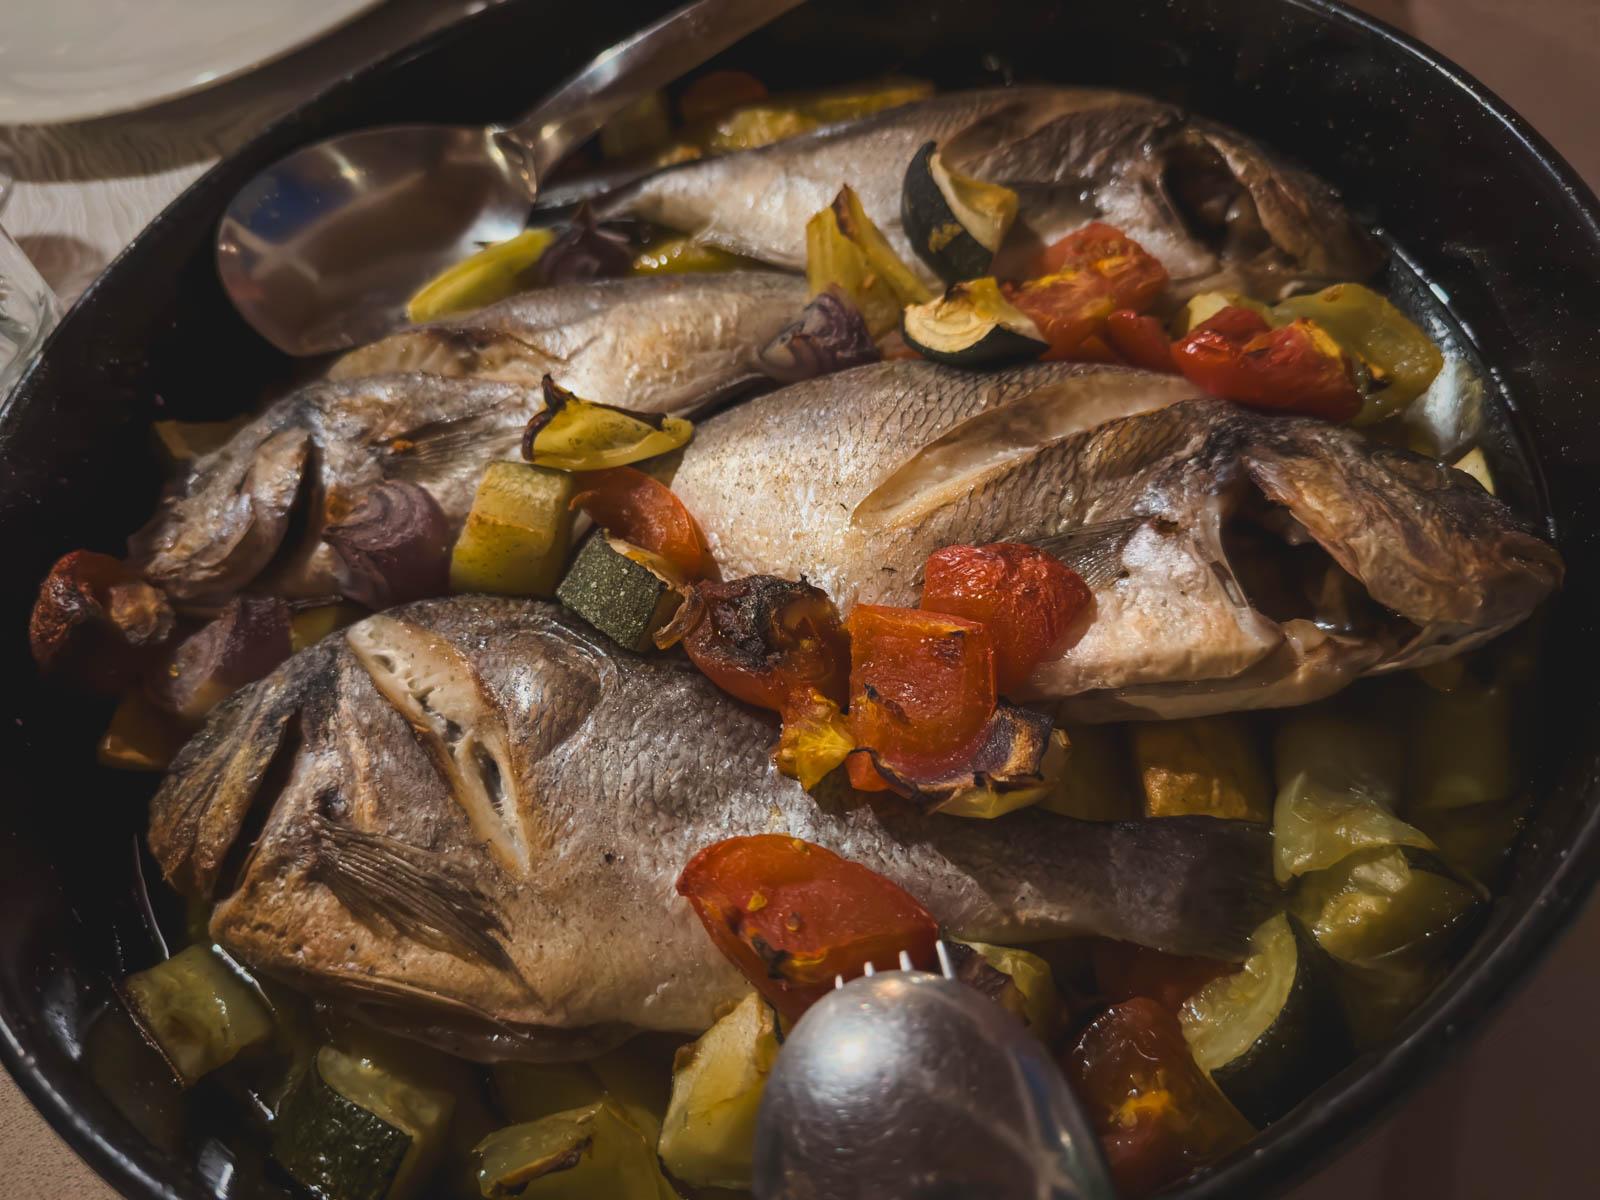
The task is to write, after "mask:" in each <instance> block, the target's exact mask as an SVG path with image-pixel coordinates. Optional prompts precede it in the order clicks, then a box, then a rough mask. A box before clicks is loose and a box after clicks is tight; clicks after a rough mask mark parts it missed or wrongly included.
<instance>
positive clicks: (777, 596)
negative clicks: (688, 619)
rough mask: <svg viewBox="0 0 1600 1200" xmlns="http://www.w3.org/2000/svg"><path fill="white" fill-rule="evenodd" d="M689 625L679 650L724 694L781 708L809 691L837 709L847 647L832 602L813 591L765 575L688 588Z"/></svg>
mask: <svg viewBox="0 0 1600 1200" xmlns="http://www.w3.org/2000/svg"><path fill="white" fill-rule="evenodd" d="M691 606H693V609H694V610H695V611H694V612H693V613H692V614H690V616H692V617H693V618H696V620H695V624H694V626H693V627H692V628H691V629H690V630H689V632H688V633H687V634H685V635H684V638H683V647H684V649H685V650H686V651H688V653H689V658H690V660H691V661H692V662H693V663H694V665H695V666H697V667H699V668H700V670H701V672H702V673H703V674H704V675H705V676H706V677H707V678H709V679H710V680H711V682H712V683H714V684H716V685H717V686H718V687H720V688H721V689H722V690H723V691H725V692H727V693H728V694H729V695H731V696H733V697H735V698H737V699H739V700H743V701H744V702H745V703H746V704H754V705H756V706H757V707H759V708H770V709H772V710H773V711H774V712H783V711H784V709H785V708H787V707H789V706H790V705H791V703H792V702H794V700H795V698H796V697H798V698H799V699H800V700H801V701H804V700H805V698H806V695H807V693H809V692H810V691H812V690H815V691H817V692H819V693H820V694H821V695H822V696H824V697H826V698H827V699H828V700H831V701H833V702H834V703H835V704H836V705H838V706H840V707H843V705H844V701H845V697H846V695H847V691H846V688H847V685H848V682H849V678H850V647H849V643H848V642H847V641H846V639H845V634H844V627H843V626H842V625H841V624H840V621H839V613H838V610H837V609H835V608H834V606H833V601H832V600H830V599H828V596H827V594H826V593H825V592H823V591H822V590H821V589H820V588H815V587H812V586H811V585H810V584H808V583H795V582H794V581H792V580H788V579H778V578H776V577H775V576H771V575H751V576H747V577H746V578H744V579H733V580H729V581H727V582H717V581H713V580H703V581H701V582H700V583H697V584H695V585H694V589H693V594H692V595H691V596H690V597H689V599H688V600H687V601H686V604H685V607H686V608H690V607H691Z"/></svg>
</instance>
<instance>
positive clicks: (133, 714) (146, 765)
mask: <svg viewBox="0 0 1600 1200" xmlns="http://www.w3.org/2000/svg"><path fill="white" fill-rule="evenodd" d="M188 732H189V731H188V729H187V728H185V726H184V724H183V723H182V722H181V721H179V720H177V719H176V718H174V717H173V716H171V715H170V714H169V713H164V712H162V711H161V710H160V709H158V708H156V707H155V706H154V705H153V704H151V703H150V701H149V700H147V699H145V697H144V695H143V694H142V693H141V692H140V691H139V690H138V689H137V688H134V689H132V690H130V691H128V692H125V693H124V694H123V697H122V700H121V701H120V702H119V703H118V704H117V710H116V712H114V713H112V714H111V723H110V724H109V725H107V726H106V731H105V733H104V734H102V735H101V738H100V744H99V745H98V746H97V747H95V759H96V761H97V762H99V764H100V765H101V766H102V767H114V768H116V769H117V770H121V771H165V770H166V769H167V764H168V763H170V762H171V761H172V756H173V755H175V754H176V753H177V752H178V751H179V750H180V749H181V748H182V746H183V743H184V742H185V741H187V740H188Z"/></svg>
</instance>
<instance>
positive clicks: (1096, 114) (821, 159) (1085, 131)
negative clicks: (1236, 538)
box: [597, 87, 1382, 294]
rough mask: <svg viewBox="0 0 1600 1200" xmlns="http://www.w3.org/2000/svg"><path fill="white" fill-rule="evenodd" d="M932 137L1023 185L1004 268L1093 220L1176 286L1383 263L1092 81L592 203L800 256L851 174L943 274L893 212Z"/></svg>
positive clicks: (1261, 283)
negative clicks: (1146, 255) (1144, 254)
mask: <svg viewBox="0 0 1600 1200" xmlns="http://www.w3.org/2000/svg"><path fill="white" fill-rule="evenodd" d="M928 141H937V142H938V143H939V145H940V150H941V154H942V156H943V158H944V160H945V162H946V163H947V164H948V165H949V166H950V167H951V168H952V169H953V170H956V171H959V172H961V173H963V174H967V175H973V176H976V177H978V178H980V179H986V180H989V181H990V182H994V183H1002V184H1005V185H1006V186H1008V187H1011V188H1013V189H1015V190H1016V191H1017V193H1018V195H1019V198H1020V200H1021V208H1020V213H1019V217H1018V222H1017V226H1016V228H1015V229H1014V230H1013V233H1012V235H1011V236H1010V237H1009V238H1008V240H1007V242H1006V245H1005V246H1003V247H1002V248H1001V253H1000V255H999V257H998V258H997V260H996V263H995V270H996V273H997V274H999V275H1001V276H1021V275H1024V274H1025V273H1026V268H1027V264H1028V263H1029V262H1031V260H1032V259H1033V257H1034V256H1035V255H1036V254H1037V253H1038V252H1039V251H1040V250H1041V249H1043V247H1044V246H1046V245H1048V244H1049V243H1050V242H1052V241H1054V240H1056V239H1057V238H1059V237H1061V236H1063V235H1064V234H1067V233H1070V232H1071V231H1072V230H1074V229H1077V228H1079V227H1081V226H1083V225H1085V224H1087V223H1088V222H1090V221H1093V220H1104V221H1107V222H1109V223H1111V224H1113V225H1116V226H1118V227H1119V228H1121V229H1122V230H1123V231H1124V232H1126V233H1127V234H1129V235H1130V236H1131V237H1133V238H1134V239H1135V240H1137V241H1139V242H1140V243H1141V244H1143V245H1144V247H1145V248H1146V249H1147V250H1149V251H1150V252H1151V253H1152V254H1154V255H1155V256H1156V257H1157V258H1159V259H1160V260H1161V261H1162V263H1163V264H1164V265H1165V266H1166V268H1167V270H1168V272H1169V273H1170V274H1171V276H1172V278H1173V281H1174V284H1175V285H1176V287H1177V290H1178V291H1179V293H1180V294H1181V293H1185V292H1192V291H1198V290H1203V289H1205V288H1208V287H1224V286H1227V287H1231V288H1233V289H1234V290H1247V291H1250V292H1251V293H1252V294H1266V293H1269V292H1275V291H1281V290H1283V289H1284V288H1285V287H1286V286H1287V285H1289V284H1292V283H1308V282H1315V281H1318V280H1328V281H1333V280H1339V279H1364V278H1366V277H1367V276H1369V275H1370V274H1372V272H1373V271H1375V270H1376V269H1377V267H1378V266H1379V265H1380V263H1381V261H1382V255H1381V252H1380V251H1379V249H1378V248H1377V246H1376V244H1375V243H1374V242H1373V240H1372V239H1371V237H1369V236H1368V235H1367V234H1366V232H1365V231H1363V230H1362V229H1361V228H1360V227H1359V226H1358V225H1357V224H1356V223H1355V222H1354V221H1353V220H1352V219H1351V218H1350V216H1349V215H1348V214H1347V213H1346V212H1345V210H1344V208H1343V206H1342V205H1341V204H1340V202H1339V200H1338V198H1337V197H1336V196H1335V195H1334V193H1333V192H1332V191H1331V190H1330V189H1329V188H1328V187H1327V186H1326V185H1325V184H1323V183H1321V182H1320V181H1319V180H1316V179H1314V178H1313V177H1311V176H1310V175H1308V174H1306V173H1305V172H1303V171H1300V170H1297V169H1295V168H1293V167H1290V166H1288V165H1286V164H1284V163H1282V162H1279V161H1278V160H1276V159H1274V158H1273V157H1271V156H1270V155H1269V154H1267V152H1266V151H1265V150H1263V149H1262V148H1261V147H1260V146H1257V145H1256V144H1254V143H1253V142H1250V141H1249V140H1248V139H1246V138H1244V137H1243V136H1242V135H1240V134H1237V133H1235V132H1233V131H1231V130H1229V129H1226V128H1224V127H1222V126H1220V125H1217V124H1215V123H1213V122H1209V121H1205V120H1202V119H1199V118H1196V117H1192V116H1190V115H1188V114H1187V113H1185V112H1184V111H1183V110H1181V109H1179V108H1176V107H1174V106H1173V105H1170V104H1165V103H1162V102H1160V101H1157V100H1151V99H1148V98H1146V97H1141V96H1132V95H1127V94H1124V93H1120V92H1112V91H1104V90H1100V89H1091V88H1063V87H1014V88H993V89H985V90H978V91H964V92H953V93H950V94H948V95H944V96H937V97H934V98H933V99H930V100H926V101H922V102H920V103H916V104H908V105H904V106H902V107H899V108H894V109H890V110H887V111H885V112H882V113H878V114H876V115H874V116H871V117H867V118H865V119H863V120H860V121H854V122H850V123H848V124H843V125H836V126H830V127H828V128H825V129H820V130H817V131H815V132H813V133H809V134H804V135H802V136H800V137H795V138H791V139H788V140H786V141H783V142H779V143H776V144H774V145H771V146H766V147H762V148H760V149H756V150H748V151H741V152H738V153H733V154H727V155H722V156H720V157H715V158H709V159H704V160H699V161H695V162H689V163H684V164H681V165H678V166H674V167H669V168H666V169H665V170H662V171H659V172H657V173H655V174H653V175H650V176H648V177H646V178H645V179H643V180H640V181H639V182H637V183H636V184H633V185H632V186H630V187H627V188H624V189H621V190H620V191H618V192H617V193H615V194H613V195H612V196H610V197H607V198H604V199H602V200H600V201H599V202H598V204H597V209H598V211H599V213H600V215H601V216H602V218H606V219H614V218H618V217H624V216H631V217H638V218H642V219H645V220H649V221H653V222H656V223H658V224H662V225H666V226H668V227H670V228H672V229H676V230H679V231H681V232H685V233H689V234H692V235H694V236H695V237H696V238H698V239H699V240H700V241H703V242H705V243H707V244H710V245H715V246H720V247H722V248H724V249H727V250H731V251H734V252H735V253H739V254H743V255H746V256H749V257H752V258H758V259H761V260H762V261H764V262H770V263H773V264H775V265H778V266H783V267H789V268H798V267H799V266H801V265H802V264H803V263H804V261H805V223H806V220H807V219H808V218H809V217H810V216H811V215H812V214H813V213H815V212H817V211H818V210H820V209H822V208H824V207H826V206H827V205H828V203H829V202H831V201H832V199H833V197H834V194H835V193H836V192H837V191H838V190H839V187H840V185H842V184H846V183H848V184H850V185H851V186H852V187H853V188H855V190H856V192H857V193H858V194H859V195H860V197H861V202H862V204H863V206H864V207H865V209H866V212H867V215H868V216H870V217H871V218H872V219H873V221H874V222H875V223H877V224H878V225H879V227H880V228H882V229H883V230H884V232H885V234H886V235H887V236H888V237H889V239H890V241H891V243H892V244H893V245H894V247H895V249H896V250H897V251H898V252H899V253H900V256H901V257H902V258H903V259H905V261H906V262H907V263H908V264H910V265H911V266H912V268H913V269H914V270H916V271H918V272H919V273H920V274H922V275H923V276H924V278H925V280H926V281H927V282H929V283H933V282H934V277H933V274H932V272H931V271H930V270H929V269H928V268H927V267H926V266H925V265H924V264H923V262H922V260H921V258H920V257H918V256H917V254H916V253H915V252H914V251H913V250H912V247H911V245H910V243H909V241H908V240H907V238H906V235H905V232H904V230H903V229H902V227H901V223H900V194H901V188H902V184H903V180H904V177H905V171H906V167H907V166H908V165H909V164H910V163H911V160H912V158H913V157H914V156H915V154H916V152H917V150H918V148H919V147H920V146H922V145H923V143H925V142H928Z"/></svg>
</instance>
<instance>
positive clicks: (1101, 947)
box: [1089, 938, 1239, 1013]
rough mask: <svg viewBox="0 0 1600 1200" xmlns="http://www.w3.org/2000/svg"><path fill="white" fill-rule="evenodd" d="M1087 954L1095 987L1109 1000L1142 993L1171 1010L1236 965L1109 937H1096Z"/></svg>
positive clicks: (1113, 1002)
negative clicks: (1091, 964)
mask: <svg viewBox="0 0 1600 1200" xmlns="http://www.w3.org/2000/svg"><path fill="white" fill-rule="evenodd" d="M1089 956H1090V961H1091V962H1092V963H1093V964H1094V978H1095V984H1096V985H1097V990H1098V991H1099V993H1100V995H1101V997H1102V998H1103V999H1104V1000H1106V1001H1107V1002H1108V1003H1110V1004H1120V1003H1121V1002H1122V1001H1124V1000H1132V999H1134V998H1135V997H1138V996H1145V997H1148V998H1149V999H1151V1000H1154V1001H1155V1002H1156V1003H1157V1004H1159V1005H1161V1007H1162V1008H1164V1009H1166V1010H1167V1011H1168V1012H1173V1013H1175V1012H1177V1011H1178V1009H1180V1008H1182V1007H1183V1002H1184V1001H1185V1000H1187V999H1188V998H1189V997H1190V996H1192V995H1194V994H1195V993H1196V992H1198V991H1199V990H1200V989H1201V988H1203V987H1205V985H1206V984H1208V983H1210V982H1211V981H1212V980H1213V979H1220V978H1221V977H1222V976H1224V975H1232V974H1233V973H1234V972H1235V971H1237V970H1238V969H1239V964H1238V963H1229V962H1219V961H1218V960H1217V959H1214V958H1188V957H1185V956H1183V955H1181V954H1164V953H1162V952H1161V951H1160V950H1152V949H1150V948H1149V947H1148V946H1136V945H1134V944H1133V943H1132V942H1117V941H1113V940H1112V939H1110V938H1095V939H1094V940H1093V942H1092V944H1091V947H1090V950H1089Z"/></svg>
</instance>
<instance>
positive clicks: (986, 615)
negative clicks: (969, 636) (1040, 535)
mask: <svg viewBox="0 0 1600 1200" xmlns="http://www.w3.org/2000/svg"><path fill="white" fill-rule="evenodd" d="M1089 599H1090V597H1089V588H1088V585H1087V584H1085V583H1084V582H1083V580H1082V579H1080V578H1079V577H1078V573H1077V572H1076V571H1074V570H1072V569H1071V568H1070V567H1068V566H1066V565H1065V564H1064V563H1062V561H1061V560H1060V559H1058V558H1057V557H1056V556H1055V555H1053V554H1048V553H1046V552H1045V551H1043V550H1040V549H1039V548H1038V547H1037V546H1024V545H1021V544H1020V543H1017V542H995V543H993V544H992V545H988V546H946V547H945V548H944V549H943V550H940V551H937V552H936V553H934V554H932V555H930V556H929V558H928V562H927V567H926V582H925V583H924V584H923V587H922V607H923V608H924V609H926V610H928V611H929V612H937V613H948V614H949V615H951V616H953V617H965V618H966V619H967V620H969V621H980V622H982V623H983V625H984V626H985V628H987V629H988V630H989V632H990V634H991V635H992V636H993V638H994V652H995V663H994V668H995V686H996V689H997V690H998V691H999V693H1000V694H1001V695H1003V696H1009V695H1011V694H1012V692H1013V691H1015V690H1016V689H1017V688H1018V687H1020V686H1021V685H1022V684H1023V683H1025V682H1026V681H1027V678H1028V676H1029V675H1030V674H1032V673H1033V668H1034V667H1036V666H1038V665H1039V660H1040V659H1042V658H1043V657H1044V656H1045V654H1046V653H1048V652H1049V650H1050V648H1051V647H1052V646H1054V645H1055V644H1056V643H1057V642H1059V641H1060V640H1061V636H1062V635H1063V634H1064V633H1066V631H1067V628H1068V626H1070V625H1071V624H1072V622H1073V620H1074V619H1075V618H1076V617H1077V615H1078V614H1079V613H1080V612H1082V611H1083V610H1084V608H1085V607H1086V606H1087V605H1088V603H1089ZM869 744H870V743H869Z"/></svg>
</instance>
